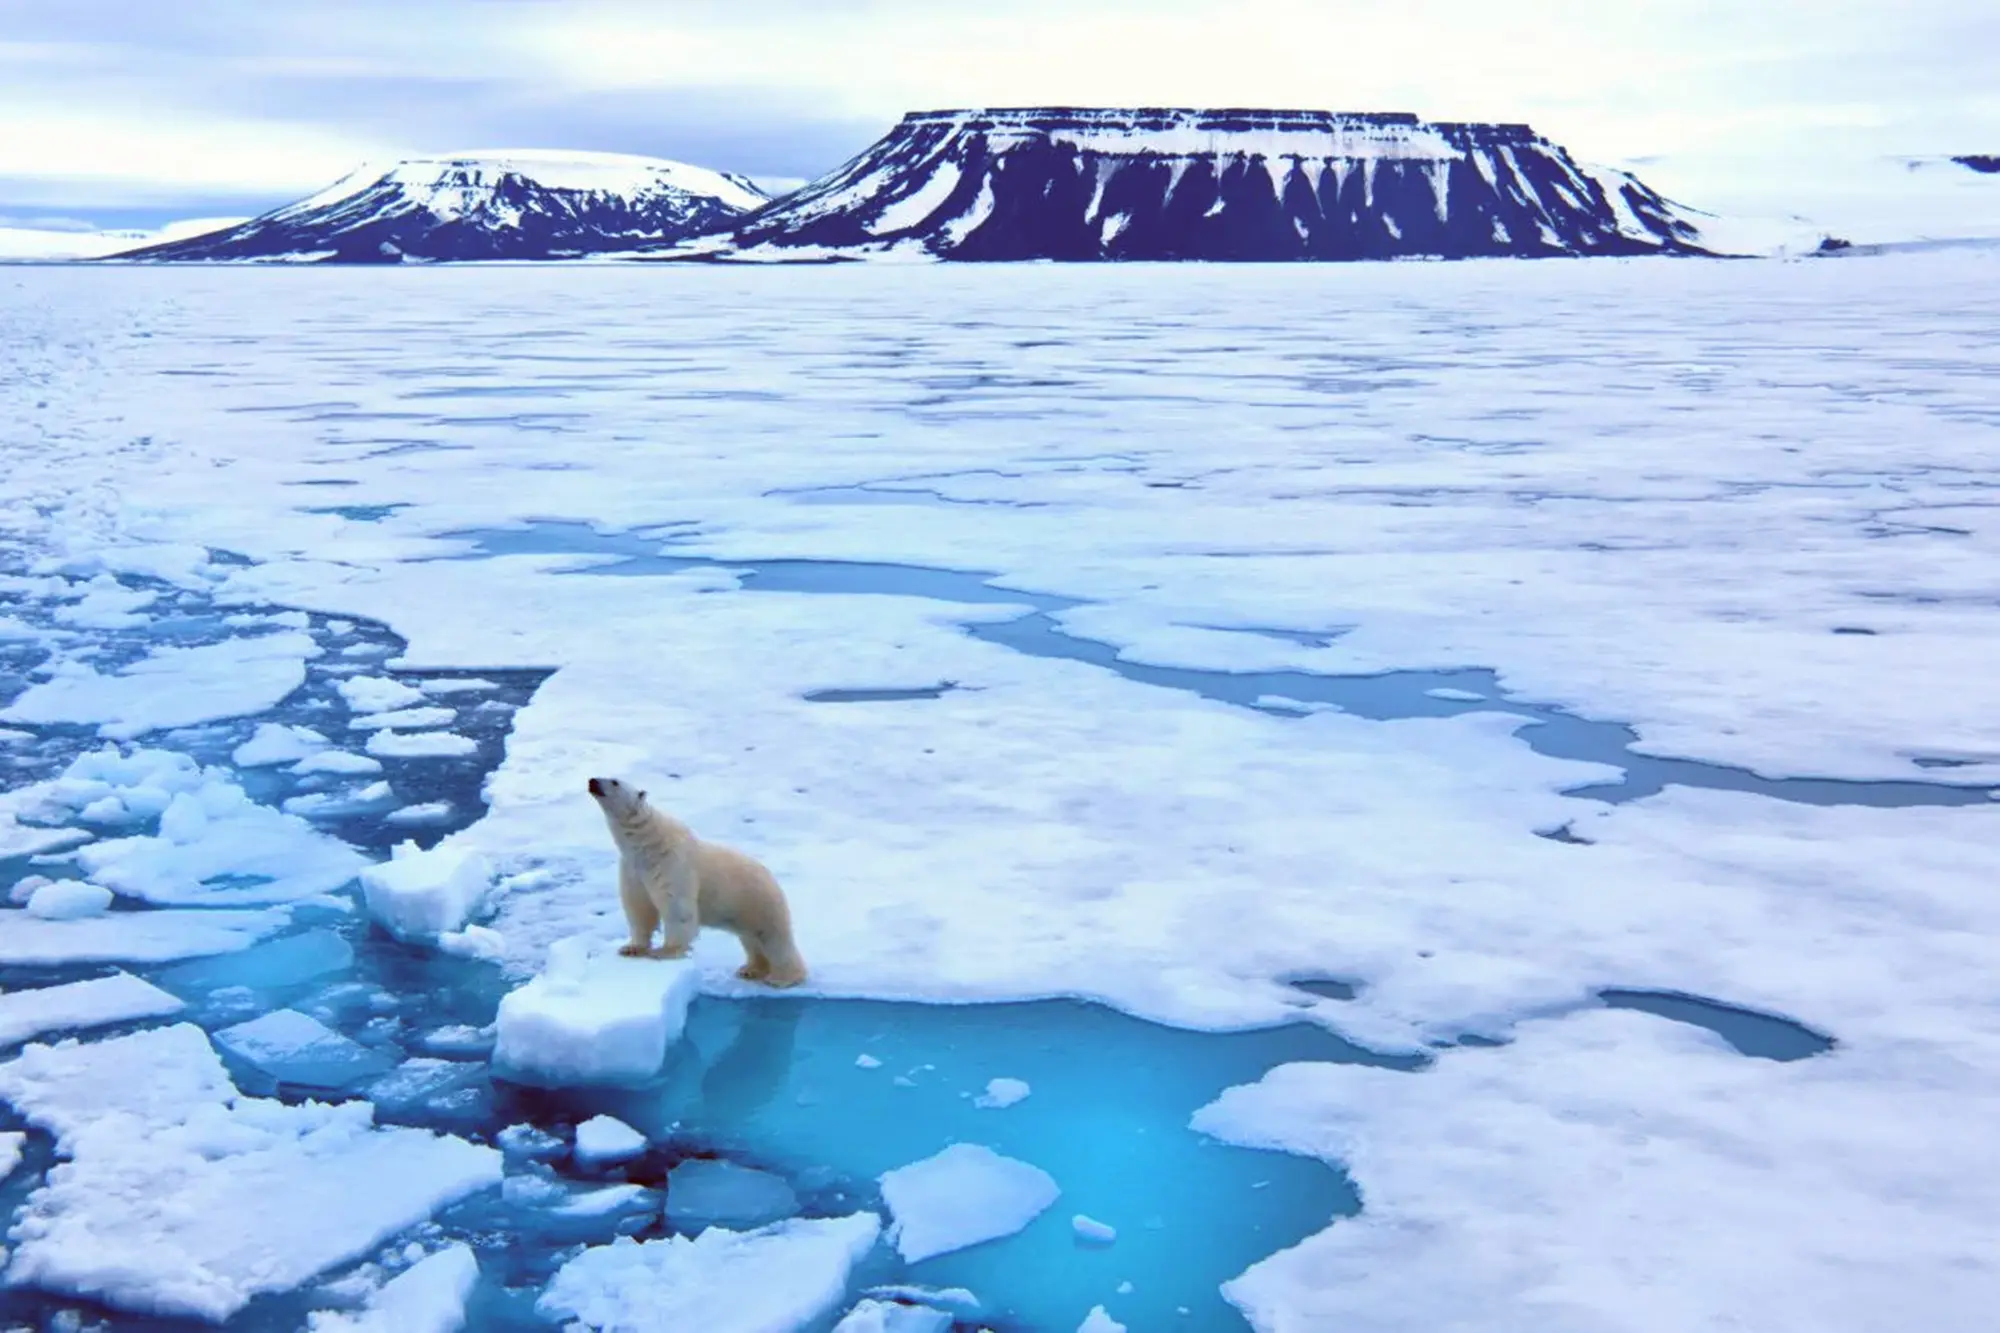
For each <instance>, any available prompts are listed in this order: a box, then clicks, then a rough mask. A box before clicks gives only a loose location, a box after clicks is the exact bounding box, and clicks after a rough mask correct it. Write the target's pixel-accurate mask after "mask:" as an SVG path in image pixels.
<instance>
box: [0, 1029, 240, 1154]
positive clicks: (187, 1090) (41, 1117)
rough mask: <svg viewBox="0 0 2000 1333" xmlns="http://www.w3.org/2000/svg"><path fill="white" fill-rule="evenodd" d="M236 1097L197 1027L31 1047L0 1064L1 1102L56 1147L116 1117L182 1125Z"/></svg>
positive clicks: (155, 1030) (234, 1090)
mask: <svg viewBox="0 0 2000 1333" xmlns="http://www.w3.org/2000/svg"><path fill="white" fill-rule="evenodd" d="M235 1095H236V1087H235V1085H234V1084H232V1083H231V1082H230V1081H229V1073H228V1071H227V1070H225V1069H224V1068H223V1067H222V1061H221V1060H219V1059H217V1058H216V1054H215V1051H214V1049H213V1048H212V1047H211V1046H210V1045H209V1044H208V1035H207V1034H206V1033H204V1032H203V1031H202V1030H201V1029H200V1028H198V1027H196V1026H195V1025H194V1024H192V1023H176V1024H174V1025H173V1026H171V1027H163V1028H147V1029H146V1030H144V1031H141V1032H134V1033H132V1034H130V1035H129V1036H124V1037H113V1038H111V1039H110V1040H108V1041H99V1042H92V1043H90V1044H88V1045H84V1044H80V1043H78V1042H77V1041H75V1040H73V1039H72V1040H69V1041H63V1042H57V1043H56V1044H55V1045H52V1046H47V1045H35V1046H27V1047H24V1048H22V1051H21V1053H20V1054H19V1055H18V1056H16V1057H15V1058H14V1059H12V1060H10V1061H7V1062H6V1063H4V1064H0V1100H4V1101H8V1102H12V1103H13V1104H14V1105H15V1106H16V1107H17V1108H18V1109H19V1110H20V1112H21V1114H22V1115H24V1116H26V1117H27V1119H28V1123H30V1124H32V1125H39V1126H40V1127H41V1128H43V1129H46V1130H48V1131H49V1132H50V1133H52V1134H54V1135H55V1136H56V1138H57V1140H58V1141H62V1140H66V1139H69V1138H70V1137H72V1136H74V1135H76V1134H78V1133H80V1132H81V1131H82V1130H83V1129H84V1128H85V1127H86V1126H88V1125H91V1124H93V1123H95V1122H96V1121H98V1120H101V1119H105V1118H107V1117H113V1116H136V1117H139V1118H141V1119H143V1120H145V1121H147V1122H148V1123H150V1124H178V1123H179V1122H180V1121H182V1120H184V1119H186V1118H187V1116H189V1115H190V1114H192V1113H193V1111H194V1108H195V1107H198V1106H206V1105H210V1104H220V1103H222V1102H225V1101H227V1100H228V1099H229V1098H231V1097H233V1096H235Z"/></svg>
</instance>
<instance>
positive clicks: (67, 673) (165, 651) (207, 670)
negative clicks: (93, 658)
mask: <svg viewBox="0 0 2000 1333" xmlns="http://www.w3.org/2000/svg"><path fill="white" fill-rule="evenodd" d="M318 653H319V647H318V645H316V644H315V643H314V642H313V641H312V638H311V636H310V635H305V634H297V633H280V634H266V635H261V636H256V637H240V638H232V639H224V640H223V641H222V642H220V643H215V644H201V645H198V646H195V647H192V648H181V647H175V646H172V645H168V646H164V647H160V648H155V649H154V650H153V651H152V652H151V653H150V654H148V655H147V656H146V657H144V658H141V659H140V660H139V661H137V662H134V663H132V664H131V665H130V666H128V667H126V668H124V669H123V670H122V671H117V672H114V673H112V674H110V675H105V674H102V673H100V672H99V671H97V670H96V669H95V668H94V667H92V666H91V665H90V664H89V663H87V662H77V661H68V662H63V663H60V664H59V665H58V666H57V667H56V671H55V675H54V676H53V677H51V678H50V679H49V680H46V681H42V682H40V683H38V684H34V685H30V686H29V687H28V688H27V690H25V691H24V692H23V693H22V694H21V695H20V696H19V697H18V698H16V699H15V700H14V702H13V703H12V704H10V705H9V706H8V707H6V708H5V709H0V721H5V722H26V723H34V724H39V725H42V726H47V725H48V724H50V723H55V722H69V723H82V724H86V725H94V726H96V727H97V729H98V733H99V734H100V735H102V736H106V737H109V738H111V739H113V740H130V739H132V738H133V737H136V736H143V735H145V734H146V733H147V732H151V731H161V730H165V729H167V728H169V727H185V726H190V725H192V724H194V723H197V722H213V721H216V720H217V719H220V718H231V717H247V716H249V715H251V714H255V713H261V712H264V711H265V710H267V709H269V708H271V707H273V706H275V705H276V704H277V703H278V702H279V701H280V700H282V699H283V698H284V697H285V696H286V695H288V694H290V693H291V692H292V691H293V690H295V689H297V688H298V687H299V686H300V685H302V684H304V683H305V678H306V659H308V658H310V657H314V656H317V655H318Z"/></svg>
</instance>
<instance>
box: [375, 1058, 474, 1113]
mask: <svg viewBox="0 0 2000 1333" xmlns="http://www.w3.org/2000/svg"><path fill="white" fill-rule="evenodd" d="M485 1081H486V1066H484V1065H478V1064H470V1063H468V1062H466V1061H464V1060H440V1059H437V1058H435V1057H433V1056H418V1057H416V1058H415V1059H412V1060H405V1061H404V1062H403V1063H402V1064H400V1065H397V1066H396V1067H395V1068H394V1069H392V1070H390V1071H389V1072H388V1073H387V1074H385V1075H383V1076H382V1077H381V1078H378V1079H376V1080H375V1081H374V1082H373V1083H370V1084H369V1085H368V1086H367V1087H366V1088H364V1089H363V1090H362V1093H363V1095H364V1096H366V1097H367V1098H368V1100H369V1101H371V1102H373V1103H375V1106H376V1109H377V1110H379V1111H382V1112H384V1113H386V1114H390V1115H399V1114H402V1113H404V1112H408V1111H410V1110H412V1109H414V1108H417V1107H420V1106H422V1105H424V1104H425V1103H426V1102H435V1101H438V1100H439V1099H441V1098H445V1097H448V1096H450V1095H451V1094H452V1093H455V1092H458V1091H460V1090H461V1089H464V1088H467V1087H471V1086H473V1085H475V1084H479V1083H484V1082H485Z"/></svg>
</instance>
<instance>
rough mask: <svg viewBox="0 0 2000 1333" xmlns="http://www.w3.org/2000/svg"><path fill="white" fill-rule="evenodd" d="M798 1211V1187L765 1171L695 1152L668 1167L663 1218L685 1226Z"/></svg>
mask: <svg viewBox="0 0 2000 1333" xmlns="http://www.w3.org/2000/svg"><path fill="white" fill-rule="evenodd" d="M798 1211H799V1196H798V1194H797V1192H796V1191H794V1190H793V1189H792V1187H791V1185H789V1184H788V1183H786V1181H785V1180H784V1178H783V1177H781V1176H774V1175H772V1174H771V1173H770V1172H769V1171H759V1170H756V1169H755V1168H754V1167H748V1166H738V1165H737V1164H736V1163H734V1162H720V1161H711V1160H708V1159H705V1158H699V1157H695V1158H690V1159H688V1160H687V1161H685V1162H682V1163H681V1164H680V1165H679V1166H676V1167H675V1168H674V1169H673V1170H672V1171H669V1172H668V1173H667V1221H669V1222H671V1223H672V1224H673V1225H674V1226H676V1227H678V1228H680V1229H681V1230H683V1231H692V1230H695V1229H696V1228H698V1227H705V1226H725V1227H735V1228H738V1229H741V1228H745V1227H757V1226H763V1225H764V1224H765V1223H767V1222H775V1221H777V1220H778V1219H779V1218H781V1217H791V1216H793V1215H794V1214H796V1213H797V1212H798Z"/></svg>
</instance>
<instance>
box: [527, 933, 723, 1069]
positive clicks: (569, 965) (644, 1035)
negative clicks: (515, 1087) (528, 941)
mask: <svg viewBox="0 0 2000 1333" xmlns="http://www.w3.org/2000/svg"><path fill="white" fill-rule="evenodd" d="M700 986H701V972H700V969H699V968H698V967H697V965H696V964H695V963H693V962H692V961H690V960H687V959H659V958H623V957H620V956H618V955H617V954H616V953H614V952H613V951H612V950H611V949H610V948H607V947H603V946H598V947H595V948H593V947H592V946H591V945H590V944H589V942H587V941H585V940H578V939H572V940H560V941H558V942H556V943H555V944H553V945H551V946H549V951H548V966H547V967H546V968H545V969H544V970H543V971H542V973H541V974H540V975H539V976H537V977H535V978H534V979H533V980H532V981H529V982H528V983H527V984H526V985H524V986H521V987H520V988H518V989H516V990H513V991H509V992H508V993H507V995H506V997H505V998H503V999H502V1000H501V1001H500V1013H499V1018H498V1036H497V1038H496V1040H495V1042H494V1046H493V1067H494V1071H495V1072H496V1073H498V1074H501V1075H502V1076H504V1077H506V1078H509V1079H513V1080H515V1081H517V1082H522V1083H542V1084H553V1085H564V1084H583V1083H627V1082H641V1081H644V1080H646V1079H649V1078H651V1077H653V1076H654V1075H655V1074H657V1073H659V1071H660V1066H661V1065H662V1064H663V1063H665V1061H666V1058H667V1051H668V1049H669V1048H670V1047H671V1046H672V1045H673V1044H674V1043H675V1042H676V1041H678V1040H680V1035H681V1028H682V1026H683V1025H684V1024H685V1023H686V1021H687V1007H688V1004H689V1003H690V1002H691V1001H692V1000H693V999H694V997H695V993H696V991H697V990H699V989H700Z"/></svg>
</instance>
